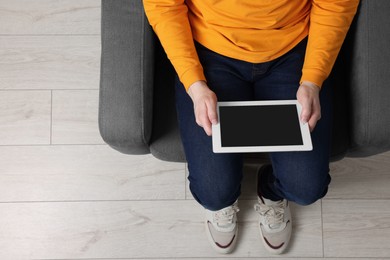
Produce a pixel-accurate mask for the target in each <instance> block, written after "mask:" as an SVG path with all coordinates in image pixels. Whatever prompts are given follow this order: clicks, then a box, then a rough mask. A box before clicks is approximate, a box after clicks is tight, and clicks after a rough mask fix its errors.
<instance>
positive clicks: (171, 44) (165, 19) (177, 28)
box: [143, 0, 206, 90]
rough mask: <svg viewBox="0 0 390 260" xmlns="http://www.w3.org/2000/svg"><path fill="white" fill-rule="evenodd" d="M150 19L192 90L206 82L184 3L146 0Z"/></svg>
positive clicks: (177, 68)
mask: <svg viewBox="0 0 390 260" xmlns="http://www.w3.org/2000/svg"><path fill="white" fill-rule="evenodd" d="M143 4H144V8H145V13H146V16H147V18H148V20H149V23H150V25H151V26H152V28H153V30H154V31H155V32H156V34H157V36H158V38H159V39H160V42H161V44H162V46H163V48H164V50H165V52H166V53H167V56H168V58H169V60H170V61H171V63H172V65H173V67H174V68H175V70H176V72H177V74H178V76H179V79H180V81H181V82H182V83H183V85H184V87H185V88H186V89H187V90H188V88H189V87H190V86H191V84H192V83H194V82H195V81H198V80H204V81H205V80H206V79H205V76H204V73H203V68H202V65H201V64H200V61H199V58H198V55H197V52H196V49H195V46H194V40H193V37H192V31H191V26H190V22H189V20H188V8H187V5H186V4H185V3H184V0H143Z"/></svg>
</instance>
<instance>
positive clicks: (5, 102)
mask: <svg viewBox="0 0 390 260" xmlns="http://www.w3.org/2000/svg"><path fill="white" fill-rule="evenodd" d="M50 113H51V93H50V91H1V90H0V145H23V144H28V145H36V144H50V123H51V122H50Z"/></svg>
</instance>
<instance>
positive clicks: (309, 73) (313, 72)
mask: <svg viewBox="0 0 390 260" xmlns="http://www.w3.org/2000/svg"><path fill="white" fill-rule="evenodd" d="M327 77H328V75H327V74H326V73H325V72H323V71H321V70H318V69H303V70H302V77H301V81H300V83H302V82H303V81H310V82H313V83H314V84H316V85H317V86H319V87H320V88H321V87H322V84H323V83H324V81H325V79H326V78H327Z"/></svg>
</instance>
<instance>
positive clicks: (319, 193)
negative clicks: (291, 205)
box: [291, 186, 328, 206]
mask: <svg viewBox="0 0 390 260" xmlns="http://www.w3.org/2000/svg"><path fill="white" fill-rule="evenodd" d="M327 191H328V187H327V186H326V187H325V188H322V189H321V190H313V189H306V190H305V191H302V192H298V193H296V194H293V195H292V196H291V201H293V202H295V203H297V204H298V205H301V206H308V205H311V204H313V203H315V202H316V201H317V200H319V199H322V198H323V197H324V196H325V194H326V192H327Z"/></svg>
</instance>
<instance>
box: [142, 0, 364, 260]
mask: <svg viewBox="0 0 390 260" xmlns="http://www.w3.org/2000/svg"><path fill="white" fill-rule="evenodd" d="M143 2H144V7H145V12H146V15H147V16H148V19H149V22H150V24H151V25H152V27H153V29H154V31H155V32H156V34H157V35H158V37H159V39H160V41H161V43H162V45H163V47H164V49H165V52H166V53H167V55H168V58H169V59H170V61H171V62H172V64H173V66H174V67H175V70H176V72H177V74H178V79H177V84H176V105H177V112H178V120H179V127H180V131H181V137H182V142H183V146H184V150H185V154H186V158H187V161H188V168H189V180H190V189H191V192H192V194H193V196H194V198H195V199H196V200H197V201H198V202H199V203H200V204H201V205H202V206H203V207H204V208H205V210H206V221H205V225H206V233H207V237H208V239H209V241H210V243H211V245H212V246H213V248H215V249H216V250H217V251H218V252H221V253H229V252H231V251H232V250H233V248H234V246H235V243H236V241H237V234H238V227H237V214H236V213H237V212H238V210H239V209H238V204H237V199H238V196H239V194H240V182H241V179H242V163H243V162H242V155H241V154H214V153H213V152H212V145H211V138H210V135H211V125H212V124H215V123H217V122H218V118H217V113H216V103H217V100H218V101H244V100H282V99H297V100H298V101H299V102H300V104H301V105H302V113H301V120H302V121H303V122H307V123H308V124H309V127H310V130H311V131H312V133H311V134H312V142H313V150H312V151H310V152H279V153H270V158H271V162H272V165H266V166H263V167H262V168H260V169H259V172H258V190H257V192H258V203H257V204H256V205H255V210H256V212H258V213H259V230H260V236H261V239H262V241H263V242H264V243H263V244H264V246H265V247H266V249H267V250H268V251H270V252H271V253H274V254H280V253H282V252H283V251H284V250H285V249H286V247H287V245H288V242H289V239H290V236H291V226H292V225H291V223H292V222H291V214H290V209H289V203H288V202H289V201H294V202H295V203H298V204H300V205H309V204H312V203H314V202H315V201H317V200H318V199H320V198H322V197H323V196H325V194H326V192H327V187H328V185H329V183H330V175H329V153H330V140H331V139H330V138H331V99H330V93H329V91H330V89H328V88H322V84H323V82H324V80H325V79H326V78H327V77H328V75H329V73H330V71H331V69H332V66H333V64H334V62H335V59H336V57H337V55H338V52H339V50H340V47H341V45H342V42H343V40H344V38H345V35H346V33H347V31H348V29H349V26H350V24H351V21H352V19H353V17H354V15H355V13H356V9H357V6H358V2H359V1H358V0H333V1H330V0H275V1H268V0H259V1H253V0H241V1H240V0H230V1H229V0H187V1H184V0H160V1H159V0H143ZM320 119H321V120H320ZM275 120H278V119H275Z"/></svg>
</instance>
